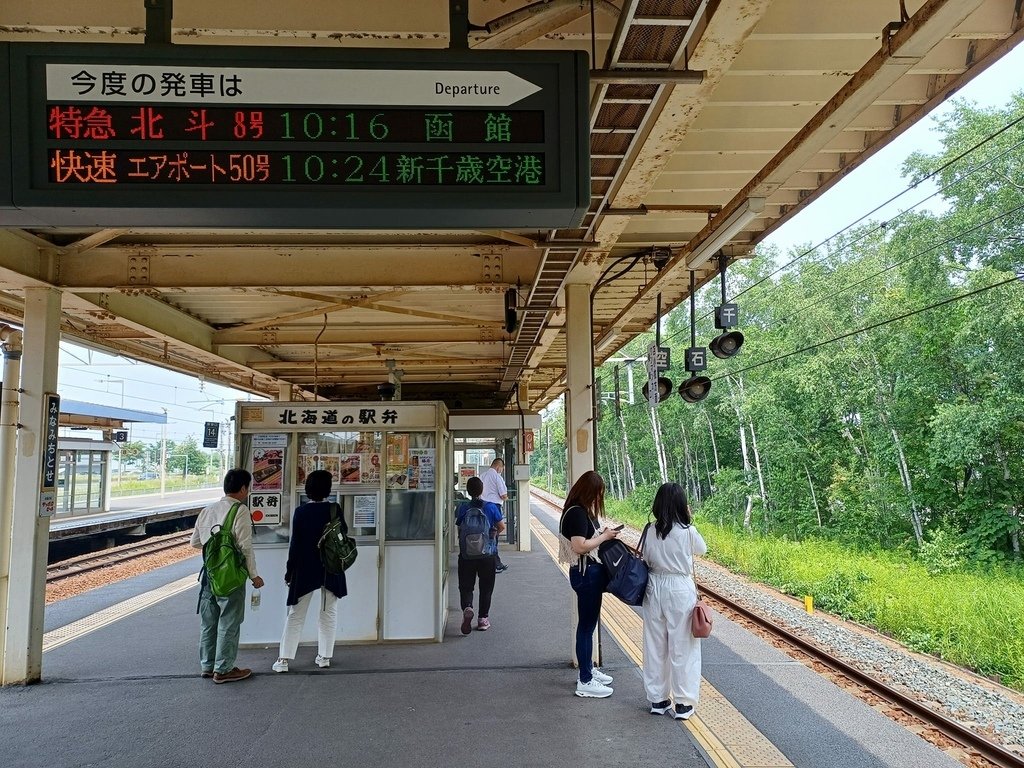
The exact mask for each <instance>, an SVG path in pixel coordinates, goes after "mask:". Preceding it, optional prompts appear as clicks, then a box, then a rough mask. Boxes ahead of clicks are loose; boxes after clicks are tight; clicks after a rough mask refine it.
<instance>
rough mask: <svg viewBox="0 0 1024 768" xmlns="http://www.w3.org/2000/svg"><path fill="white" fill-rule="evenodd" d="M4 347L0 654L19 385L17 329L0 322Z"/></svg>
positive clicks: (0, 427)
mask: <svg viewBox="0 0 1024 768" xmlns="http://www.w3.org/2000/svg"><path fill="white" fill-rule="evenodd" d="M0 339H2V340H3V350H4V379H3V392H2V393H0V654H2V653H3V648H4V637H6V635H7V585H8V583H10V575H11V521H12V520H13V519H14V472H15V466H16V464H15V461H16V459H17V457H18V404H19V397H18V389H19V388H20V387H21V355H22V345H21V341H22V340H21V331H16V330H14V329H13V328H11V327H10V326H7V325H0Z"/></svg>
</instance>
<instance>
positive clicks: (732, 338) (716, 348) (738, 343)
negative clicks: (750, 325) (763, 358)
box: [708, 331, 743, 360]
mask: <svg viewBox="0 0 1024 768" xmlns="http://www.w3.org/2000/svg"><path fill="white" fill-rule="evenodd" d="M742 346H743V334H742V333H740V332H739V331H726V332H725V333H723V334H721V335H719V336H715V338H713V339H712V340H711V343H710V344H708V347H709V348H710V349H711V354H713V355H714V356H715V357H718V358H721V359H722V360H726V359H728V358H730V357H732V356H733V355H735V354H736V353H737V352H739V351H740V347H742Z"/></svg>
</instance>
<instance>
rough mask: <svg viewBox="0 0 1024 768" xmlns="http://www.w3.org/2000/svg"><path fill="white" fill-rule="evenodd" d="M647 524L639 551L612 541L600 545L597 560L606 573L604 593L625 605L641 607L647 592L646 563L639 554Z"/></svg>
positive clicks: (645, 535) (648, 526) (644, 534)
mask: <svg viewBox="0 0 1024 768" xmlns="http://www.w3.org/2000/svg"><path fill="white" fill-rule="evenodd" d="M648 528H650V524H648V525H647V526H646V527H645V528H644V532H643V534H642V535H641V536H640V543H639V549H634V548H633V547H631V546H629V545H628V544H626V543H625V542H624V541H619V540H618V539H612V540H611V541H606V542H605V543H604V544H602V545H601V548H600V549H599V551H598V558H599V559H600V560H601V563H602V564H603V565H604V567H605V570H607V571H608V584H607V585H606V586H605V588H604V589H605V592H609V593H611V594H613V595H615V596H616V597H617V598H619V600H621V601H622V602H624V603H625V604H626V605H643V603H644V595H645V593H646V592H647V563H645V562H644V560H643V556H642V555H641V554H640V553H641V550H642V549H643V546H644V539H645V538H646V537H647V529H648Z"/></svg>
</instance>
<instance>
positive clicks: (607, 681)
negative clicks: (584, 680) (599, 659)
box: [590, 667, 612, 685]
mask: <svg viewBox="0 0 1024 768" xmlns="http://www.w3.org/2000/svg"><path fill="white" fill-rule="evenodd" d="M590 674H591V675H592V676H593V678H594V679H595V680H597V682H599V683H600V684H601V685H611V684H612V676H611V675H609V674H606V673H604V672H602V671H601V670H600V669H598V668H597V667H594V668H593V669H592V670H590Z"/></svg>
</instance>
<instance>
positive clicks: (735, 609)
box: [531, 490, 1024, 768]
mask: <svg viewBox="0 0 1024 768" xmlns="http://www.w3.org/2000/svg"><path fill="white" fill-rule="evenodd" d="M531 495H532V496H535V497H536V498H537V499H538V500H540V501H543V502H545V503H547V504H548V505H550V506H553V507H555V508H556V509H560V506H559V505H560V503H561V501H562V500H561V499H559V498H558V497H556V496H554V495H553V494H548V493H545V492H541V493H537V492H536V491H534V490H531ZM627 530H630V529H627ZM632 533H633V534H634V536H636V535H637V532H636V531H633V532H632ZM697 586H698V591H699V592H701V593H702V594H704V595H705V596H706V597H708V598H710V599H711V600H712V601H714V602H715V603H717V605H715V608H716V609H717V610H719V611H720V612H721V613H723V614H725V615H726V616H730V614H731V615H733V616H739V617H742V618H743V619H745V620H746V621H748V622H750V623H751V624H753V625H755V626H756V627H757V628H758V629H760V630H761V631H763V632H765V633H767V634H769V635H771V636H773V637H775V638H777V639H778V640H780V641H782V642H783V643H785V644H786V645H788V646H790V647H791V648H794V649H796V650H797V651H799V652H800V653H802V654H804V655H805V656H807V657H809V658H810V659H813V660H814V661H816V662H818V663H819V664H822V665H823V666H825V667H827V668H828V669H830V670H831V671H832V672H833V674H838V675H841V676H843V677H845V678H847V679H848V680H851V681H852V682H854V683H856V684H857V685H859V686H860V687H862V688H864V689H866V690H868V691H870V692H871V693H872V694H874V695H875V696H878V697H879V698H881V699H883V700H885V701H887V702H888V703H889V704H891V705H893V706H895V707H898V708H899V709H901V710H903V711H904V712H906V713H908V714H910V715H912V716H913V717H914V718H916V719H917V720H918V721H919V722H921V723H922V724H924V725H926V726H927V727H929V728H931V729H933V730H935V731H936V732H938V733H940V734H942V735H943V736H945V737H946V738H947V739H950V740H951V741H953V742H956V743H957V744H959V745H960V746H961V747H962V748H963V749H964V750H966V751H967V752H969V753H971V754H972V755H974V756H977V757H980V758H982V759H984V760H986V761H988V762H989V763H990V764H992V765H994V766H998V768H1024V757H1022V756H1021V755H1019V754H1017V753H1015V752H1012V751H1010V750H1008V749H1006V748H1005V747H1003V746H1002V745H1000V744H997V743H996V742H994V741H992V740H991V739H988V738H986V737H985V736H983V735H982V734H980V733H978V732H976V731H974V730H972V729H970V728H968V727H966V726H964V725H961V724H960V723H958V722H957V721H955V720H953V719H951V718H949V717H946V716H945V715H943V714H942V713H940V712H936V711H935V710H933V709H931V708H930V707H928V706H926V705H925V704H922V703H921V702H920V701H918V700H917V699H915V698H913V697H912V696H908V695H907V694H904V693H902V692H901V691H899V690H897V689H896V688H893V687H892V686H889V685H887V684H886V683H884V682H882V681H881V680H878V679H876V678H874V677H872V676H871V675H869V674H867V673H865V672H864V671H862V670H860V669H858V668H857V667H855V666H853V665H851V664H848V663H847V662H845V661H843V660H842V659H840V658H837V657H836V656H834V655H833V654H831V653H829V651H827V650H826V649H824V648H822V647H820V646H819V645H817V644H815V643H813V642H811V641H809V640H807V639H806V638H804V637H801V636H800V635H798V634H795V633H793V632H790V631H788V630H787V629H785V628H783V627H781V626H779V625H778V624H777V623H775V622H774V621H772V620H771V619H768V618H765V617H764V616H761V615H760V614H758V613H756V612H754V611H751V610H750V609H748V608H746V607H745V606H743V605H741V604H739V603H736V602H734V601H733V600H731V599H730V598H728V597H726V596H725V595H722V594H720V593H718V592H716V591H715V590H713V589H711V588H709V587H708V586H707V585H706V584H703V583H698V585H697Z"/></svg>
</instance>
